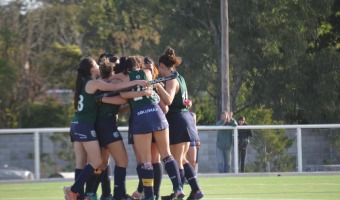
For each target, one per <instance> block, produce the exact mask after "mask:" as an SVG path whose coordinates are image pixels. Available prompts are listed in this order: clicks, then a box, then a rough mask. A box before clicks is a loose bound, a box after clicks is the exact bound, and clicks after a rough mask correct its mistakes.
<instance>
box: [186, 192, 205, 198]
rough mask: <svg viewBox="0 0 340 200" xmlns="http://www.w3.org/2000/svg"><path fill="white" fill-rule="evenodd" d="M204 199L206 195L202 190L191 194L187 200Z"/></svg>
mask: <svg viewBox="0 0 340 200" xmlns="http://www.w3.org/2000/svg"><path fill="white" fill-rule="evenodd" d="M203 197H204V194H203V192H202V190H197V191H196V192H191V193H190V195H189V197H188V198H187V200H198V199H202V198H203Z"/></svg>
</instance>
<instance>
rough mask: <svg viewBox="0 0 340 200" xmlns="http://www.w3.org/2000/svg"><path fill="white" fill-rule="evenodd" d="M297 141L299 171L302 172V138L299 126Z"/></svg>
mask: <svg viewBox="0 0 340 200" xmlns="http://www.w3.org/2000/svg"><path fill="white" fill-rule="evenodd" d="M296 143H297V159H298V160H297V161H298V163H297V164H298V172H302V139H301V128H297V129H296Z"/></svg>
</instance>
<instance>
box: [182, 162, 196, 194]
mask: <svg viewBox="0 0 340 200" xmlns="http://www.w3.org/2000/svg"><path fill="white" fill-rule="evenodd" d="M183 167H184V171H185V178H186V179H187V180H188V183H189V185H190V187H191V191H193V192H196V191H197V190H199V189H200V187H199V186H198V181H197V177H196V174H195V169H194V168H193V167H192V166H191V164H190V163H186V164H184V165H183Z"/></svg>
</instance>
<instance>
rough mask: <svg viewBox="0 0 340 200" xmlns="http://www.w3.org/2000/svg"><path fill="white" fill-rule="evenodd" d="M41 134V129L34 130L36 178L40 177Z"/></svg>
mask: <svg viewBox="0 0 340 200" xmlns="http://www.w3.org/2000/svg"><path fill="white" fill-rule="evenodd" d="M39 141H40V136H39V131H36V132H34V172H35V178H36V179H38V180H39V179H40V148H39V147H40V146H39V143H40V142H39Z"/></svg>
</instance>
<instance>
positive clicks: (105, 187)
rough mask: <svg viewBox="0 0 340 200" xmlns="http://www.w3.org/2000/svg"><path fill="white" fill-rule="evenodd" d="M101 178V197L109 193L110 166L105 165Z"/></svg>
mask: <svg viewBox="0 0 340 200" xmlns="http://www.w3.org/2000/svg"><path fill="white" fill-rule="evenodd" d="M102 174H103V178H102V181H101V187H102V197H108V196H109V195H110V194H111V180H110V176H109V174H110V167H109V166H107V167H106V169H104V170H103V172H102Z"/></svg>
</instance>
